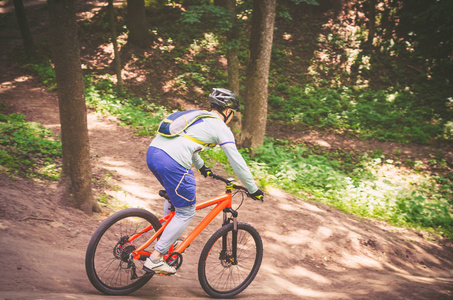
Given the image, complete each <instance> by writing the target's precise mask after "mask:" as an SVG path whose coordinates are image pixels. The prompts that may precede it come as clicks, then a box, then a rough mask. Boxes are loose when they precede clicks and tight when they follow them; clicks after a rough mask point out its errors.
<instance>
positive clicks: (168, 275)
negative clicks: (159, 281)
mask: <svg viewBox="0 0 453 300" xmlns="http://www.w3.org/2000/svg"><path fill="white" fill-rule="evenodd" d="M175 274H176V273H174V274H158V275H160V276H167V277H170V276H173V275H175Z"/></svg>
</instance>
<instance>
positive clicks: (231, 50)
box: [225, 0, 239, 96]
mask: <svg viewBox="0 0 453 300" xmlns="http://www.w3.org/2000/svg"><path fill="white" fill-rule="evenodd" d="M225 7H226V9H228V10H229V11H231V12H232V13H233V17H232V18H231V25H232V26H231V29H230V31H229V32H228V35H227V44H228V45H229V46H228V49H227V60H228V84H229V87H230V90H231V91H233V92H234V93H235V94H236V95H238V96H239V58H238V47H237V46H236V44H237V43H236V41H237V40H238V39H239V31H238V26H237V20H236V0H226V1H225Z"/></svg>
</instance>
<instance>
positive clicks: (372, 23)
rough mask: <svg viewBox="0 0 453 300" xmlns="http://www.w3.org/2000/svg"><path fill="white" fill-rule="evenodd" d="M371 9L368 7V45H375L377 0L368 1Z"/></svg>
mask: <svg viewBox="0 0 453 300" xmlns="http://www.w3.org/2000/svg"><path fill="white" fill-rule="evenodd" d="M368 2H369V3H368V5H369V9H368V19H369V20H368V37H367V41H366V43H367V45H368V46H372V45H373V39H374V36H375V34H376V4H377V0H369V1H368Z"/></svg>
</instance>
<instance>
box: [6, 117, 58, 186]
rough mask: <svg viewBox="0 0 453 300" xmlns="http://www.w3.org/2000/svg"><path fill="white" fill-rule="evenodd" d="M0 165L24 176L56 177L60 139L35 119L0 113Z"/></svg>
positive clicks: (8, 170)
mask: <svg viewBox="0 0 453 300" xmlns="http://www.w3.org/2000/svg"><path fill="white" fill-rule="evenodd" d="M0 131H1V132H2V135H1V136H0V165H2V166H3V167H4V168H5V169H6V171H7V172H8V173H10V174H14V175H19V176H21V177H25V178H33V177H36V178H43V179H51V180H58V179H59V177H60V172H61V168H60V165H61V142H60V141H59V140H58V139H56V138H55V137H54V136H53V133H52V131H50V130H48V129H46V128H44V127H42V126H41V125H40V124H38V123H34V122H26V121H25V116H24V115H20V114H11V115H8V116H7V115H2V114H0Z"/></svg>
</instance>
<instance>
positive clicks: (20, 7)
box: [14, 0, 35, 57]
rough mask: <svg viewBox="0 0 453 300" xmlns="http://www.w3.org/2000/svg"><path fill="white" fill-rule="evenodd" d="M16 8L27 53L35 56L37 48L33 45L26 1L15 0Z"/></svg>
mask: <svg viewBox="0 0 453 300" xmlns="http://www.w3.org/2000/svg"><path fill="white" fill-rule="evenodd" d="M14 9H15V12H16V17H17V23H19V28H20V33H21V34H22V39H23V41H24V48H25V53H27V55H28V56H30V57H33V56H34V55H35V49H34V45H33V38H32V36H31V32H30V27H28V21H27V15H26V14H25V8H24V3H23V2H22V0H14Z"/></svg>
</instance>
